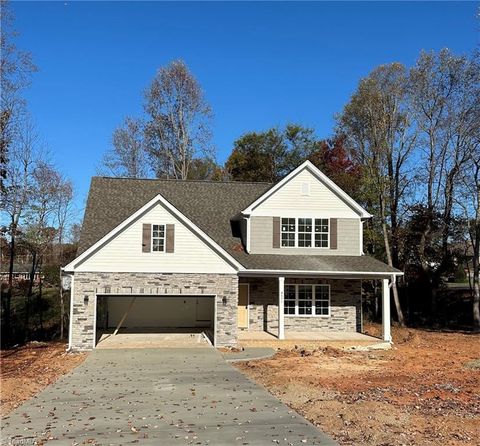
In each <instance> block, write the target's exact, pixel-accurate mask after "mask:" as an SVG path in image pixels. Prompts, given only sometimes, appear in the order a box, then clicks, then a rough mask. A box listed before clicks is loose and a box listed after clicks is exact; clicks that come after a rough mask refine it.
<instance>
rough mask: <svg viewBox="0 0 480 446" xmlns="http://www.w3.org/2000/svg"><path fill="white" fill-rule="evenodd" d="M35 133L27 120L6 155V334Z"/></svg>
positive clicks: (3, 200)
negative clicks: (7, 238) (7, 270)
mask: <svg viewBox="0 0 480 446" xmlns="http://www.w3.org/2000/svg"><path fill="white" fill-rule="evenodd" d="M38 143H39V142H38V136H37V134H36V131H35V129H34V128H33V125H32V124H31V123H30V122H26V123H25V124H24V126H23V128H22V129H21V131H20V132H19V135H18V137H17V138H16V139H15V144H14V145H13V146H12V147H13V149H14V150H12V151H11V153H10V156H9V158H8V163H7V167H8V172H9V174H8V176H7V178H6V179H5V183H4V188H3V191H2V194H1V201H0V205H1V206H0V207H1V209H2V212H1V219H2V222H4V223H5V226H6V233H7V235H8V237H9V275H8V289H7V291H6V292H5V293H2V305H3V310H4V311H3V314H4V324H5V333H7V335H8V333H9V327H10V304H11V298H12V290H13V269H14V260H15V254H16V241H17V237H18V233H19V225H20V221H21V219H22V218H23V217H24V214H25V211H26V209H27V208H28V207H29V205H30V202H31V199H32V196H31V194H32V190H33V172H34V169H35V166H36V163H37V162H38V159H39V153H40V152H39V145H38Z"/></svg>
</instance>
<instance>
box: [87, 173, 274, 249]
mask: <svg viewBox="0 0 480 446" xmlns="http://www.w3.org/2000/svg"><path fill="white" fill-rule="evenodd" d="M271 186H272V185H271V184H269V183H237V182H225V183H220V182H208V181H179V180H138V179H127V178H106V177H93V178H92V182H91V185H90V191H89V194H88V199H87V206H86V209H85V217H84V221H83V225H82V233H81V237H80V243H79V249H78V254H79V255H81V254H82V253H84V252H85V251H86V250H87V249H89V248H90V247H91V246H92V245H94V244H95V243H97V242H98V241H99V240H100V239H102V238H103V237H105V236H106V235H107V234H108V233H109V232H111V231H112V230H114V229H115V228H116V227H117V226H119V225H120V224H122V222H124V221H126V220H128V219H129V218H130V217H132V215H133V214H135V213H136V212H138V211H139V210H140V209H141V208H142V207H144V206H145V205H146V203H148V202H149V201H151V200H153V199H154V198H155V197H157V196H158V195H159V194H160V195H161V196H162V197H163V198H164V199H165V200H166V201H167V202H168V203H169V204H170V205H172V206H173V207H174V208H175V209H176V210H178V211H179V212H180V213H181V214H183V215H184V216H186V217H187V218H188V219H189V220H190V221H191V223H192V224H194V225H195V226H197V227H198V228H199V229H201V230H202V232H204V233H205V234H207V235H208V236H209V237H210V238H211V239H212V240H214V241H215V242H216V243H217V244H218V245H220V246H222V247H223V248H224V249H225V251H227V252H230V253H231V252H232V251H234V249H235V247H236V245H238V243H239V239H238V238H236V237H235V236H234V235H233V234H232V228H231V219H233V218H235V216H237V215H238V214H239V213H240V212H241V210H242V209H243V208H244V207H246V206H248V204H249V203H251V202H252V201H254V200H255V199H256V198H258V197H259V196H260V195H262V194H263V193H264V192H265V191H266V190H267V189H268V188H270V187H271Z"/></svg>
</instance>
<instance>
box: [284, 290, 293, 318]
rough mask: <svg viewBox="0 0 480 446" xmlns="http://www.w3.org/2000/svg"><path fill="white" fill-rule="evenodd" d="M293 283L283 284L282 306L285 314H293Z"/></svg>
mask: <svg viewBox="0 0 480 446" xmlns="http://www.w3.org/2000/svg"><path fill="white" fill-rule="evenodd" d="M295 301H296V294H295V285H285V294H284V301H283V308H284V313H285V314H295Z"/></svg>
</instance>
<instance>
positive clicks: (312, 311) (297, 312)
mask: <svg viewBox="0 0 480 446" xmlns="http://www.w3.org/2000/svg"><path fill="white" fill-rule="evenodd" d="M283 313H284V314H285V315H287V316H330V285H303V284H302V285H300V284H298V285H293V284H288V285H285V298H284V310H283Z"/></svg>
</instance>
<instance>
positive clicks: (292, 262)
mask: <svg viewBox="0 0 480 446" xmlns="http://www.w3.org/2000/svg"><path fill="white" fill-rule="evenodd" d="M370 217H371V215H370V214H369V213H368V212H366V211H365V210H364V209H363V208H362V207H361V206H360V205H359V204H357V203H356V202H355V201H354V200H353V199H352V198H350V197H349V196H348V195H347V194H346V193H345V192H343V191H342V190H341V189H340V188H339V187H338V186H336V185H335V184H334V183H333V182H332V181H331V180H329V179H328V178H327V177H326V176H325V175H324V174H323V173H322V172H320V171H319V170H318V169H317V168H316V167H315V166H314V165H313V164H311V163H310V162H308V161H307V162H305V163H304V164H302V165H301V166H299V167H298V168H297V169H295V170H294V171H293V172H291V173H290V174H289V175H287V176H286V177H285V178H284V179H283V180H282V181H280V182H279V183H277V184H275V185H273V184H267V183H241V182H202V181H177V180H136V179H123V178H103V177H95V178H93V180H92V184H91V187H90V192H89V196H88V201H87V208H86V211H85V218H84V223H83V229H82V234H81V240H80V247H79V252H78V257H77V258H76V259H75V260H73V261H72V262H71V263H70V264H68V265H67V266H66V267H65V268H64V269H63V274H64V275H70V276H71V278H72V280H71V283H72V299H71V308H70V339H69V347H70V349H72V350H89V349H92V348H93V347H94V346H95V342H96V329H97V328H100V327H101V328H114V327H116V326H117V325H118V324H119V322H120V321H121V320H122V319H123V316H124V315H125V313H126V312H127V310H128V308H129V307H130V311H129V312H128V316H127V318H126V319H125V320H124V322H123V324H122V326H124V327H164V328H165V327H168V328H179V327H205V328H206V329H209V330H210V331H211V333H212V338H213V341H214V344H215V345H216V346H222V345H223V346H225V345H235V344H236V342H237V333H238V332H239V330H252V331H262V330H265V331H268V332H270V333H274V334H275V335H277V336H278V338H279V339H283V338H284V337H285V334H287V336H288V332H289V331H296V332H302V331H303V332H312V331H347V332H355V331H360V330H361V329H362V327H361V325H362V322H361V321H362V318H361V306H362V303H361V281H362V279H383V302H384V305H383V311H384V319H383V324H384V334H383V337H384V339H385V340H387V341H390V340H391V337H390V298H389V284H390V283H391V281H392V280H395V276H398V275H401V274H402V273H401V272H400V271H398V270H396V269H394V268H391V267H389V266H388V265H385V264H384V263H382V262H379V261H378V260H375V259H373V258H371V257H368V256H365V255H364V254H363V237H362V232H363V222H364V221H365V220H366V219H369V218H370ZM134 297H135V301H134V304H133V305H132V306H131V305H130V303H131V302H132V300H133V298H134Z"/></svg>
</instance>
